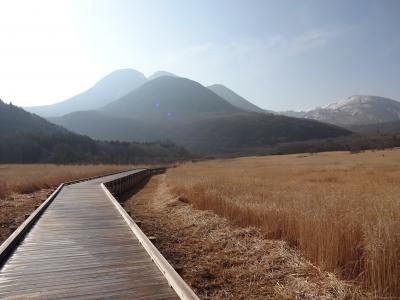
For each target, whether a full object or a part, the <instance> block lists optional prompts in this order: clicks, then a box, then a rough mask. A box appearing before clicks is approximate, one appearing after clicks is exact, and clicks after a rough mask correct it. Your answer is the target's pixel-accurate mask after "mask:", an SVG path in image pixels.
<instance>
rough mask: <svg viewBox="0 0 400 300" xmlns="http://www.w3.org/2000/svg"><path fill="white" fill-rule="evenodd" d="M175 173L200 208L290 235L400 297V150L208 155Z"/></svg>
mask: <svg viewBox="0 0 400 300" xmlns="http://www.w3.org/2000/svg"><path fill="white" fill-rule="evenodd" d="M167 174H168V176H167V180H168V183H169V185H170V187H171V188H172V190H173V192H174V193H175V194H176V195H178V196H180V197H182V198H184V199H188V201H189V202H190V203H192V204H193V205H194V206H195V207H197V208H200V209H205V210H213V211H214V212H216V213H217V214H219V215H221V216H223V217H226V218H227V219H229V220H231V221H232V222H234V223H236V224H237V225H239V226H256V227H258V228H260V229H261V230H262V232H263V233H264V234H265V235H266V236H267V237H269V238H275V239H284V240H286V241H288V242H289V243H290V244H292V245H294V246H295V247H297V248H298V249H300V250H301V251H302V253H303V254H304V255H305V256H306V257H307V258H308V259H310V260H311V261H312V262H314V263H316V264H317V265H318V266H320V267H322V268H323V269H325V270H330V271H334V272H335V273H337V274H340V275H341V276H343V277H344V278H346V279H349V280H353V281H355V282H357V283H359V284H360V285H362V286H363V287H364V288H366V289H368V290H370V291H374V292H375V293H376V296H377V297H383V296H391V297H399V296H400V230H399V228H400V199H399V195H400V151H398V150H393V151H379V152H364V153H359V154H349V153H344V152H336V153H323V154H318V155H312V156H309V155H287V156H270V157H249V158H239V159H230V160H216V161H205V162H201V163H196V164H191V163H189V164H183V165H181V166H179V167H178V168H176V169H171V170H169V171H168V173H167Z"/></svg>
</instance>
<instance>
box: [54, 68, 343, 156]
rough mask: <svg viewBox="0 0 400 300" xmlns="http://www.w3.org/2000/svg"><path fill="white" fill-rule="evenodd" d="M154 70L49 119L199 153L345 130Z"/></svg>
mask: <svg viewBox="0 0 400 300" xmlns="http://www.w3.org/2000/svg"><path fill="white" fill-rule="evenodd" d="M158 75H159V76H154V77H153V78H154V79H152V80H146V82H145V83H143V84H142V85H140V86H139V87H136V88H135V89H132V91H130V92H128V93H126V94H125V95H123V96H122V97H120V98H118V99H116V100H113V101H109V102H108V104H106V105H104V106H103V107H101V108H96V109H91V110H86V111H85V110H81V111H75V112H73V113H69V114H66V115H63V116H59V117H53V118H48V120H50V121H51V122H53V123H56V124H59V125H62V126H63V127H65V128H68V129H69V130H72V131H75V132H78V133H81V134H85V135H89V136H91V137H93V138H97V139H104V140H122V141H146V142H147V141H155V140H166V139H167V140H171V141H173V142H175V143H178V144H180V145H183V146H185V147H187V148H188V149H189V150H191V151H192V152H194V153H201V154H225V153H235V152H241V153H243V152H246V151H247V153H251V152H252V149H254V148H260V147H266V146H270V145H274V144H277V143H283V142H291V141H302V140H308V139H319V138H329V137H337V136H341V135H347V134H349V132H348V131H347V130H344V129H342V128H339V127H336V126H333V125H328V124H323V123H320V122H317V121H312V120H301V119H295V118H289V117H285V116H279V115H272V114H266V113H264V112H263V111H262V110H261V111H262V112H260V113H257V112H254V110H256V108H254V107H256V106H252V105H251V104H249V103H246V102H247V101H246V100H244V99H243V98H241V99H239V100H240V101H237V98H238V97H240V96H238V95H236V94H234V93H233V92H229V91H228V93H226V90H228V89H227V88H224V90H225V91H224V92H221V91H220V89H219V91H218V92H214V91H213V90H215V89H214V88H213V87H211V88H206V87H204V86H202V85H201V84H199V83H197V82H195V81H192V80H189V79H186V78H181V77H177V76H174V75H173V74H168V73H167V74H165V73H161V74H158ZM221 96H222V97H221ZM232 96H234V97H232ZM233 98H235V99H233Z"/></svg>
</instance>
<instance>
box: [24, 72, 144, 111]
mask: <svg viewBox="0 0 400 300" xmlns="http://www.w3.org/2000/svg"><path fill="white" fill-rule="evenodd" d="M146 81H147V79H146V77H145V76H144V75H143V74H142V73H140V72H138V71H135V70H132V69H121V70H117V71H114V72H112V73H111V74H109V75H107V76H106V77H104V78H103V79H101V80H100V81H99V82H97V83H96V84H95V85H94V86H93V87H91V88H90V89H89V90H87V91H85V92H83V93H81V94H79V95H76V96H74V97H72V98H69V99H67V100H65V101H62V102H59V103H56V104H52V105H44V106H34V107H26V108H25V109H26V110H28V111H30V112H33V113H35V114H38V115H40V116H43V117H54V116H62V115H65V114H68V113H71V112H74V111H80V110H90V109H97V108H100V107H102V106H104V105H106V104H107V103H110V102H112V101H114V100H116V99H118V98H120V97H122V96H124V95H125V94H127V93H129V92H130V91H132V90H134V89H135V88H137V87H138V86H140V85H142V84H143V83H145V82H146Z"/></svg>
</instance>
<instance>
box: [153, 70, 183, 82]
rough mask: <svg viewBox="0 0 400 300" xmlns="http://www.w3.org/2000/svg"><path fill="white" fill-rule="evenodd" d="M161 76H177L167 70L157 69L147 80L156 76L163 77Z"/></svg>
mask: <svg viewBox="0 0 400 300" xmlns="http://www.w3.org/2000/svg"><path fill="white" fill-rule="evenodd" d="M163 76H170V77H178V76H176V75H175V74H172V73H170V72H167V71H157V72H155V73H154V74H153V75H150V76H149V77H148V78H147V79H148V80H153V79H156V78H158V77H163Z"/></svg>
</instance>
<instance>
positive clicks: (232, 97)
mask: <svg viewBox="0 0 400 300" xmlns="http://www.w3.org/2000/svg"><path fill="white" fill-rule="evenodd" d="M207 88H208V89H210V90H211V91H213V92H214V93H216V94H217V95H218V96H220V97H221V98H223V99H225V100H226V101H228V102H229V103H230V104H232V105H234V106H236V107H238V108H240V109H243V110H246V111H252V112H259V113H262V112H264V110H263V109H261V108H259V107H258V106H256V105H254V104H253V103H251V102H250V101H247V100H246V99H244V98H243V97H241V96H239V95H238V94H236V93H235V92H234V91H232V90H231V89H228V88H227V87H226V86H223V85H222V84H214V85H210V86H208V87H207Z"/></svg>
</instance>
